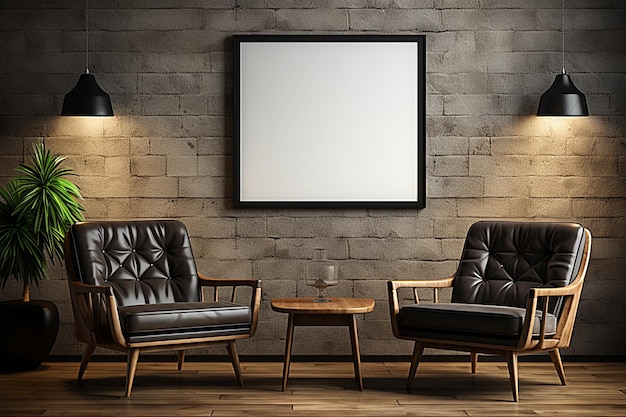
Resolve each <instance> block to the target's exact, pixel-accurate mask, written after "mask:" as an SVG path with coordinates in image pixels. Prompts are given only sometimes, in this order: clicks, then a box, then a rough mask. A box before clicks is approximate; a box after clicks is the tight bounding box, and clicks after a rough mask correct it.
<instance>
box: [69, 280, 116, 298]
mask: <svg viewBox="0 0 626 417" xmlns="http://www.w3.org/2000/svg"><path fill="white" fill-rule="evenodd" d="M69 283H70V289H71V290H72V291H73V292H75V293H78V294H87V293H94V294H104V295H113V290H112V289H111V287H109V286H103V285H90V284H83V283H82V282H77V281H70V282H69Z"/></svg>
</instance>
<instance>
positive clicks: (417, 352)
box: [406, 342, 424, 390]
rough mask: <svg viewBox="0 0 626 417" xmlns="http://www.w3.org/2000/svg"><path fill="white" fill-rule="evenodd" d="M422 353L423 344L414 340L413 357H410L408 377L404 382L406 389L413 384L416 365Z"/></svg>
mask: <svg viewBox="0 0 626 417" xmlns="http://www.w3.org/2000/svg"><path fill="white" fill-rule="evenodd" d="M423 354H424V345H422V344H421V343H420V342H415V347H414V348H413V357H412V358H411V369H409V378H408V380H407V382H406V389H407V390H410V389H411V385H413V380H414V379H415V373H416V372H417V367H418V366H419V363H420V359H421V358H422V355H423Z"/></svg>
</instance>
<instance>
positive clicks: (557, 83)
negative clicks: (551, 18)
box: [537, 0, 589, 116]
mask: <svg viewBox="0 0 626 417" xmlns="http://www.w3.org/2000/svg"><path fill="white" fill-rule="evenodd" d="M561 38H562V50H561V57H562V58H561V59H562V66H563V72H562V73H561V74H557V76H556V79H555V80H554V82H553V83H552V85H551V86H550V88H548V90H547V91H546V92H545V93H543V94H542V95H541V99H540V100H539V108H538V110H537V116H589V110H588V109H587V99H586V98H585V95H584V94H583V93H582V92H581V91H580V90H579V89H577V88H576V86H575V85H574V82H573V81H572V79H571V77H570V76H569V75H567V74H566V73H565V0H563V7H562V9H561Z"/></svg>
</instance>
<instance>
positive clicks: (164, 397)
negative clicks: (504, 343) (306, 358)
mask: <svg viewBox="0 0 626 417" xmlns="http://www.w3.org/2000/svg"><path fill="white" fill-rule="evenodd" d="M519 366H520V402H519V403H514V402H512V400H511V392H510V385H509V381H508V371H507V367H506V364H505V363H504V362H480V363H479V365H478V371H477V373H476V374H471V373H470V367H469V363H460V362H449V363H446V362H424V363H422V364H421V365H420V367H419V369H418V373H417V377H416V379H415V383H414V385H413V387H412V389H411V391H406V389H405V384H406V375H407V372H408V367H409V365H408V363H404V362H389V363H387V362H365V363H363V364H362V371H363V378H364V385H365V390H364V391H362V392H361V391H358V390H357V389H356V388H357V387H356V382H355V380H354V373H353V372H354V370H353V366H352V363H339V362H323V363H311V362H295V363H293V364H292V368H291V372H290V378H289V383H288V385H287V391H286V392H282V391H281V376H282V363H275V362H269V363H267V362H252V363H242V370H243V374H244V382H245V386H244V387H240V386H239V385H237V381H236V379H235V376H234V373H233V370H232V366H231V365H230V364H229V363H214V362H190V363H186V364H185V366H184V369H183V371H177V370H176V364H175V362H174V361H172V363H164V362H145V363H142V362H140V363H139V366H138V370H137V376H136V378H135V385H134V388H133V394H132V396H131V397H130V398H125V397H124V396H123V394H124V393H123V391H124V376H125V367H126V365H125V364H124V363H118V362H94V363H91V364H89V367H88V369H87V372H86V373H85V377H84V379H83V381H82V382H80V383H79V382H78V381H77V380H76V373H77V371H78V363H73V362H49V363H45V364H43V365H42V366H41V367H40V368H39V369H37V370H34V371H30V372H22V373H16V374H0V416H11V417H20V416H50V417H53V416H70V417H73V416H76V417H78V416H80V417H84V416H128V417H132V416H212V417H218V416H240V415H253V416H260V417H263V416H274V417H282V416H304V417H307V416H341V417H352V416H359V417H361V416H486V415H488V416H600V415H601V416H624V415H626V363H566V364H565V372H566V377H567V381H568V385H567V386H562V385H561V384H560V382H559V379H558V376H557V374H556V372H555V370H554V367H553V366H552V364H551V363H548V362H522V363H520V365H519Z"/></svg>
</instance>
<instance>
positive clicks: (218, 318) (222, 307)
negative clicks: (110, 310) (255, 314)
mask: <svg viewBox="0 0 626 417" xmlns="http://www.w3.org/2000/svg"><path fill="white" fill-rule="evenodd" d="M118 312H119V316H120V321H121V323H122V330H123V332H124V334H125V335H126V337H127V338H128V341H129V342H147V341H156V340H171V339H179V338H185V337H187V338H197V337H209V336H219V335H232V334H246V333H248V332H249V330H250V326H251V320H252V319H251V310H250V307H248V306H243V305H239V304H234V303H229V302H178V303H161V304H141V305H132V306H121V307H119V308H118Z"/></svg>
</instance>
